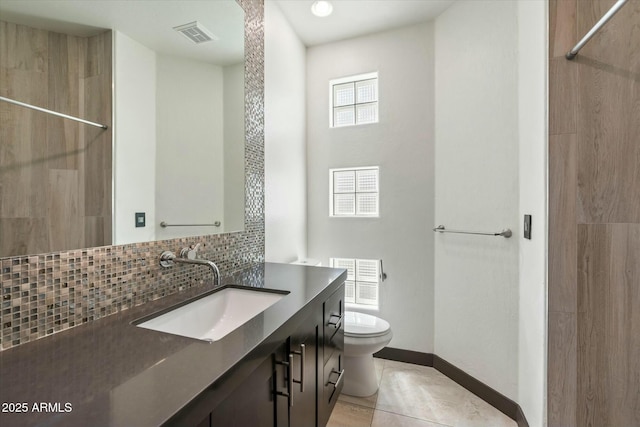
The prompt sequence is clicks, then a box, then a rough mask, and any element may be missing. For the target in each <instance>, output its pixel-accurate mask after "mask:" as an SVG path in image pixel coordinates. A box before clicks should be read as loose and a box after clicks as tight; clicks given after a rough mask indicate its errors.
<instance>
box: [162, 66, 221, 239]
mask: <svg viewBox="0 0 640 427" xmlns="http://www.w3.org/2000/svg"><path fill="white" fill-rule="evenodd" d="M222 80H223V74H222V68H221V67H219V66H215V65H210V64H206V63H202V62H197V61H190V60H186V59H182V58H174V57H171V56H167V55H158V56H157V92H156V93H157V98H156V99H157V102H158V104H157V140H158V142H157V149H156V169H157V170H156V176H157V180H156V218H157V222H158V223H160V222H161V221H166V222H168V223H174V224H176V223H178V224H184V223H190V224H203V223H204V224H211V223H213V222H214V221H221V220H222V218H223V215H224V208H223V201H224V185H223V176H224V169H223V159H224V152H223V103H222V100H223V86H222ZM224 225H225V224H224V223H223V224H222V227H221V228H219V229H216V228H213V227H189V228H184V227H173V228H166V229H163V228H160V227H157V228H156V237H157V239H170V238H173V237H183V236H185V235H187V234H189V235H192V236H200V235H203V234H212V233H215V232H218V231H221V232H222V231H224Z"/></svg>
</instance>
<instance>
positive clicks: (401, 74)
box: [307, 23, 434, 353]
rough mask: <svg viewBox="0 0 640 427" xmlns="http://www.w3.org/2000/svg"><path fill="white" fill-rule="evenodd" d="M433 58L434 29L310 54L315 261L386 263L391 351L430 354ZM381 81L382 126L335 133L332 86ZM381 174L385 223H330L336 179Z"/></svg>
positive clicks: (384, 299) (383, 294) (384, 295)
mask: <svg viewBox="0 0 640 427" xmlns="http://www.w3.org/2000/svg"><path fill="white" fill-rule="evenodd" d="M433 60H434V53H433V25H432V24H430V23H427V24H421V25H415V26H410V27H405V28H402V29H398V30H394V31H389V32H384V33H377V34H374V35H371V36H365V37H359V38H355V39H350V40H346V41H341V42H336V43H330V44H326V45H321V46H316V47H312V48H309V49H308V50H307V111H308V113H307V126H308V129H307V140H308V146H307V147H308V154H307V168H308V187H307V189H308V190H307V191H308V196H307V197H308V221H309V222H308V225H309V231H308V233H309V245H308V250H309V256H310V257H311V258H317V259H320V260H322V262H323V263H324V265H327V263H328V259H329V258H330V257H353V258H365V259H367V258H368V259H382V260H383V261H384V268H385V272H387V274H388V279H387V280H386V281H385V282H383V283H382V285H381V291H380V298H381V307H380V312H379V316H380V317H382V318H384V319H386V320H387V321H389V322H390V324H391V328H392V329H393V334H394V336H393V340H392V341H391V343H390V344H389V345H390V346H391V347H395V348H402V349H408V350H414V351H421V352H428V353H431V352H433V238H434V236H433V232H432V231H431V228H432V227H433V224H434V219H433V209H434V208H433V201H434V141H433V139H434V123H433V117H434V110H433V108H434V104H433V99H434V88H433V78H434V77H433V72H434V69H433V67H434V65H433ZM372 71H378V73H379V100H380V101H379V117H380V122H379V123H377V124H371V125H362V126H351V127H344V128H334V129H330V128H329V80H331V79H334V78H339V77H345V76H350V75H355V74H361V73H367V72H372ZM376 165H377V166H379V167H380V193H381V195H380V217H379V218H365V219H363V218H330V217H329V169H330V168H340V167H351V166H356V167H357V166H376Z"/></svg>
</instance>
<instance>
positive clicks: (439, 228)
mask: <svg viewBox="0 0 640 427" xmlns="http://www.w3.org/2000/svg"><path fill="white" fill-rule="evenodd" d="M433 231H437V232H440V233H458V234H478V235H481V236H502V237H504V238H505V239H508V238H509V237H511V236H512V234H513V233H511V229H509V228H506V229H504V230H502V231H500V232H499V233H491V232H489V233H486V232H481V231H462V230H448V229H446V228H445V227H444V225H439V226H437V227H436V228H434V229H433Z"/></svg>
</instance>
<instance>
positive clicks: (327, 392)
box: [322, 351, 344, 413]
mask: <svg viewBox="0 0 640 427" xmlns="http://www.w3.org/2000/svg"><path fill="white" fill-rule="evenodd" d="M343 374H344V362H343V357H342V352H341V351H334V352H333V355H332V356H331V358H330V359H329V361H328V362H327V363H326V364H325V365H324V382H323V386H324V387H323V394H322V399H323V401H324V402H323V403H324V404H325V405H327V406H328V408H329V413H331V410H332V408H333V405H335V403H336V400H338V396H339V395H340V392H341V391H342V386H343Z"/></svg>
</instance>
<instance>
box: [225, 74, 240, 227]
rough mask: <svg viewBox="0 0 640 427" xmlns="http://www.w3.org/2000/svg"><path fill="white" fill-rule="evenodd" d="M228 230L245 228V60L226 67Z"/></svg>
mask: <svg viewBox="0 0 640 427" xmlns="http://www.w3.org/2000/svg"><path fill="white" fill-rule="evenodd" d="M223 77H224V83H223V86H224V95H223V97H224V100H223V104H224V219H223V223H224V230H225V231H226V232H229V231H236V230H244V144H245V136H244V63H240V64H236V65H230V66H227V67H224V68H223Z"/></svg>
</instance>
